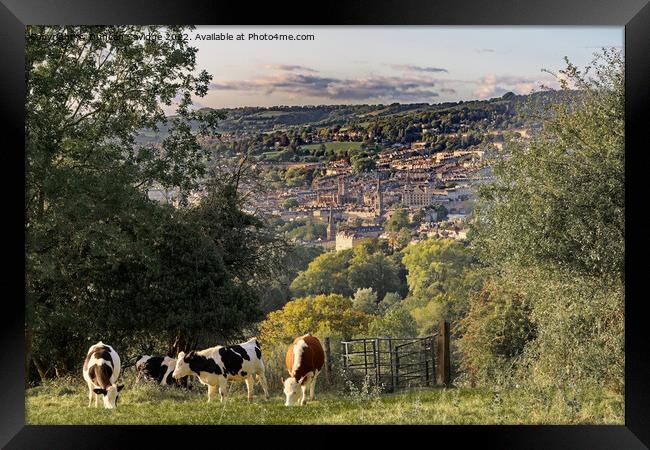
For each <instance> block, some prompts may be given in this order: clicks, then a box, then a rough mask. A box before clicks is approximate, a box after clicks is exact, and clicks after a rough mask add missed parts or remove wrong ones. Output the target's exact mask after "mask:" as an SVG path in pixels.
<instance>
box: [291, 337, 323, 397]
mask: <svg viewBox="0 0 650 450" xmlns="http://www.w3.org/2000/svg"><path fill="white" fill-rule="evenodd" d="M324 362H325V352H324V351H323V346H322V345H321V344H320V341H319V340H318V339H316V338H315V337H314V336H312V335H311V334H310V333H308V334H306V335H304V336H300V337H297V338H296V339H294V341H293V343H292V344H291V345H290V346H289V348H288V349H287V356H286V358H285V364H286V367H287V371H288V372H289V378H287V379H286V380H284V379H283V380H282V383H283V384H284V395H285V396H286V401H285V402H284V404H285V406H291V405H295V404H296V402H297V401H298V396H299V395H300V392H301V391H302V398H301V399H300V404H301V405H304V404H305V403H307V398H306V396H307V389H309V400H314V385H315V384H316V377H318V374H319V373H320V371H321V369H322V368H323V364H324Z"/></svg>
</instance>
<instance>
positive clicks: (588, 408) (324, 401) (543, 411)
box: [26, 380, 623, 425]
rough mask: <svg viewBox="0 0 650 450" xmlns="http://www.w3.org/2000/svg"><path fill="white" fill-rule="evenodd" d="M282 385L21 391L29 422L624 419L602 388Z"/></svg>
mask: <svg viewBox="0 0 650 450" xmlns="http://www.w3.org/2000/svg"><path fill="white" fill-rule="evenodd" d="M283 401H284V398H283V397H282V396H281V390H280V387H279V386H276V387H275V389H272V396H271V398H270V399H269V400H264V398H263V396H262V395H261V388H260V386H259V385H256V387H255V397H254V399H253V402H252V403H250V404H249V403H248V402H247V400H246V393H245V388H244V385H243V383H237V384H234V385H233V386H232V390H231V397H230V399H229V400H228V401H227V402H226V403H225V404H221V403H219V402H218V401H217V402H213V403H208V402H207V394H206V389H205V387H204V386H196V385H195V388H194V390H193V391H190V392H188V391H184V390H181V389H175V388H162V387H158V386H155V385H151V384H148V385H138V386H135V387H134V386H132V385H131V384H130V383H128V380H127V386H126V388H125V389H124V390H123V391H122V395H121V396H120V400H119V403H118V408H117V409H115V410H107V409H104V408H103V407H100V408H97V409H96V408H95V407H94V406H93V407H91V408H89V407H87V404H88V397H87V390H86V387H85V385H84V384H83V382H82V381H80V380H66V381H58V382H48V383H46V384H44V385H41V386H38V387H34V388H30V389H28V390H27V394H26V416H27V417H26V419H27V423H28V424H101V425H109V424H116V425H117V424H196V425H199V424H206V425H207V424H623V403H622V399H621V398H616V397H608V396H606V395H603V394H602V392H600V393H597V394H596V395H594V396H593V397H592V398H589V397H586V398H583V399H582V400H580V401H576V400H575V399H572V398H566V397H564V396H563V395H561V394H560V393H557V394H556V395H555V396H554V397H552V398H549V397H548V396H542V395H540V394H539V393H538V394H533V393H530V392H528V391H524V390H520V389H513V390H507V391H500V392H496V391H495V392H490V391H487V390H481V389H464V388H452V389H442V388H428V389H420V390H413V391H405V392H402V393H397V394H379V393H376V392H374V393H373V392H358V391H357V392H355V393H352V394H342V393H339V392H325V393H323V392H319V391H318V387H317V390H316V400H315V401H314V402H311V403H308V404H307V405H306V406H296V407H285V406H284V405H283Z"/></svg>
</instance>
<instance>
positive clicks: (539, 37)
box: [189, 26, 624, 108]
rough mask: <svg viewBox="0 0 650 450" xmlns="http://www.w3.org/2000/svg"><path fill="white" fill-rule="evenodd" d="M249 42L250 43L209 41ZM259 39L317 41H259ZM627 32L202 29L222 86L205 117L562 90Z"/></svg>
mask: <svg viewBox="0 0 650 450" xmlns="http://www.w3.org/2000/svg"><path fill="white" fill-rule="evenodd" d="M213 33H216V34H227V33H229V34H231V35H232V36H234V37H236V36H237V35H238V34H241V33H243V34H244V37H245V39H244V40H236V39H235V40H200V39H197V37H198V36H199V35H201V36H204V37H206V36H212V34H213ZM251 33H256V34H258V35H261V34H264V33H266V34H285V35H289V34H291V35H303V34H311V35H313V36H314V39H313V40H294V41H280V40H272V41H269V40H253V39H249V35H250V34H251ZM623 33H624V28H623V27H524V26H517V27H470V26H467V27H460V26H454V27H441V26H354V27H351V26H314V27H279V26H273V27H259V26H241V27H240V26H218V27H217V26H199V27H197V28H196V29H195V30H193V31H191V32H189V38H190V41H191V45H192V46H195V47H197V48H198V49H199V50H198V53H197V66H198V67H199V68H201V69H206V70H207V71H208V72H209V73H210V74H212V76H213V80H212V83H211V85H210V90H209V92H208V94H207V95H206V96H205V97H202V98H196V99H195V105H196V106H197V107H204V106H209V107H213V108H231V107H238V106H275V105H322V104H377V103H384V104H389V103H394V102H399V103H441V102H446V101H459V100H471V99H486V98H492V97H498V96H501V95H503V94H504V93H505V92H508V91H512V92H515V93H517V94H526V93H529V92H530V91H531V90H532V89H536V88H538V87H539V86H540V84H545V85H550V86H557V82H556V80H555V79H554V77H553V76H552V75H550V74H547V73H544V72H542V69H548V70H550V71H552V72H554V73H557V71H558V70H559V69H561V68H563V67H564V59H563V58H564V57H565V56H567V57H569V59H570V60H571V62H572V63H574V64H576V65H577V66H578V67H583V66H584V65H586V64H587V63H588V62H589V61H591V59H592V58H593V53H594V52H597V51H598V49H599V48H601V47H603V46H607V47H609V46H616V47H619V48H622V46H623Z"/></svg>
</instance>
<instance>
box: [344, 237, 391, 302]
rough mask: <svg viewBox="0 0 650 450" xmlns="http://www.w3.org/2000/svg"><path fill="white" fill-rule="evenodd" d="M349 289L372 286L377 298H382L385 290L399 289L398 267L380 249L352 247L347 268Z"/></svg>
mask: <svg viewBox="0 0 650 450" xmlns="http://www.w3.org/2000/svg"><path fill="white" fill-rule="evenodd" d="M347 278H348V283H349V286H350V289H351V290H357V289H362V288H372V289H374V290H375V292H376V293H377V298H378V299H383V298H384V295H385V294H386V292H395V291H399V290H400V289H401V281H400V279H399V267H398V266H397V264H396V263H395V262H394V261H393V260H392V259H390V258H388V257H387V256H385V255H384V254H383V253H382V252H381V251H376V252H374V253H370V252H368V251H367V250H365V249H364V247H362V246H357V247H356V248H355V249H354V257H353V258H352V259H351V260H350V263H349V266H348V270H347Z"/></svg>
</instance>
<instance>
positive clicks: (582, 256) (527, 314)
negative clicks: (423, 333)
mask: <svg viewBox="0 0 650 450" xmlns="http://www.w3.org/2000/svg"><path fill="white" fill-rule="evenodd" d="M558 78H559V80H560V82H561V89H560V90H559V92H556V93H555V95H553V96H546V98H547V99H551V101H546V102H544V103H542V104H533V105H530V106H531V108H530V109H529V111H528V113H532V115H531V117H532V119H534V121H535V122H537V124H538V128H536V129H534V130H532V133H531V136H530V138H517V137H513V138H511V139H509V140H508V141H507V142H506V144H505V145H504V147H503V149H504V151H503V152H501V153H498V154H495V155H493V156H492V157H491V159H492V163H493V170H494V179H493V182H492V183H490V184H487V185H485V186H483V187H482V188H481V189H480V191H479V195H480V197H479V202H478V205H477V208H476V210H475V221H474V223H473V225H472V235H473V237H472V245H473V247H474V248H475V249H476V250H477V253H478V255H479V257H480V259H481V260H482V262H483V263H485V264H486V265H488V266H489V267H490V273H489V275H490V277H491V278H492V279H493V282H491V283H490V284H489V287H490V289H489V292H488V293H489V295H479V296H476V297H474V298H473V299H472V302H473V303H474V304H472V305H471V310H472V313H471V317H468V318H467V320H465V322H464V325H465V326H464V328H465V331H466V332H467V336H466V338H464V344H463V347H464V348H465V350H464V351H465V353H466V357H467V358H468V359H469V360H471V359H472V358H475V357H476V356H477V355H480V354H481V353H485V347H484V346H482V345H479V346H474V345H472V342H473V341H474V342H480V341H481V340H483V341H485V340H486V339H487V340H490V341H494V340H495V339H496V340H497V341H498V340H499V339H501V337H500V336H497V335H496V333H497V332H498V331H497V329H496V328H498V327H491V326H482V323H481V322H482V321H484V320H487V321H488V322H485V323H489V321H504V320H505V321H506V322H508V321H510V317H519V320H521V321H523V322H522V323H526V324H528V323H530V325H531V327H530V328H531V333H528V332H526V333H524V334H523V335H522V334H520V333H515V334H514V335H515V336H516V337H517V339H516V342H515V344H516V345H513V343H511V342H510V343H509V342H503V343H502V344H503V345H502V344H500V347H502V348H505V347H503V346H504V345H507V346H511V347H512V348H516V349H517V352H515V353H516V354H520V353H521V354H522V355H523V356H522V358H521V360H520V361H519V362H520V364H519V368H520V369H521V373H520V374H519V375H520V377H519V378H518V379H519V381H520V382H522V381H524V380H527V381H530V382H533V383H535V384H539V385H544V386H549V385H550V386H557V387H561V388H566V381H567V380H568V379H570V380H571V382H572V384H574V385H577V384H579V383H595V384H596V385H598V386H603V385H606V386H609V387H612V388H613V389H615V390H616V391H618V392H621V389H622V383H623V360H624V352H623V350H624V341H623V322H624V320H623V311H624V302H623V292H624V289H623V288H624V277H625V271H624V248H625V214H624V211H625V176H624V163H625V147H624V119H625V114H624V111H625V108H624V80H625V78H624V63H623V55H622V53H621V52H620V51H619V50H616V49H609V50H607V49H604V50H603V52H602V53H600V54H599V55H597V57H596V58H595V59H594V61H593V62H592V63H591V64H590V65H589V66H588V67H587V68H586V69H585V70H580V69H578V68H577V67H576V66H574V65H573V64H571V63H570V62H569V61H568V60H567V65H566V68H565V69H564V70H561V71H560V72H559V75H558ZM503 286H510V287H509V288H508V290H504V288H503ZM512 286H515V287H516V288H514V289H512V288H511V287H512ZM511 298H516V299H517V301H510V300H508V302H507V306H508V310H507V315H505V311H506V310H504V309H503V307H502V306H503V304H504V303H505V301H504V299H511ZM477 302H482V303H483V304H476V303H477ZM517 308H519V310H516V309H517ZM526 327H528V325H526ZM509 329H510V330H513V329H514V330H517V329H518V328H517V327H514V328H509ZM486 332H487V333H488V335H486V334H485V333H486ZM489 333H493V335H492V336H489ZM522 336H524V337H525V339H524V340H522V339H521V337H522ZM477 339H478V340H477ZM522 345H523V346H524V348H523V351H522V349H521V347H522ZM480 347H483V348H480ZM513 354H514V353H512V352H510V350H508V352H506V353H503V352H502V351H496V350H495V351H494V352H493V354H492V357H493V358H494V360H497V359H499V358H502V357H503V356H504V355H506V356H512V355H513ZM513 362H514V361H510V362H509V364H508V367H510V368H513V367H514V366H513Z"/></svg>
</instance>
